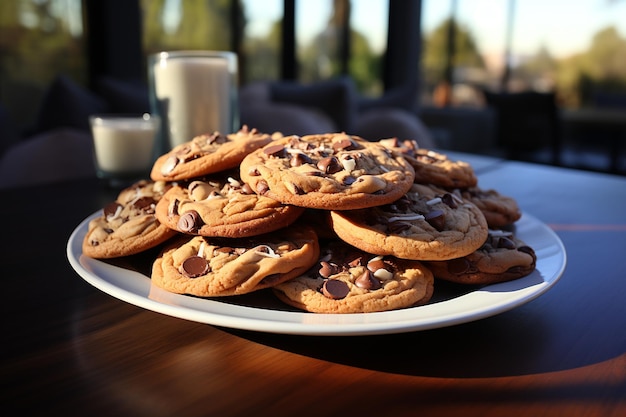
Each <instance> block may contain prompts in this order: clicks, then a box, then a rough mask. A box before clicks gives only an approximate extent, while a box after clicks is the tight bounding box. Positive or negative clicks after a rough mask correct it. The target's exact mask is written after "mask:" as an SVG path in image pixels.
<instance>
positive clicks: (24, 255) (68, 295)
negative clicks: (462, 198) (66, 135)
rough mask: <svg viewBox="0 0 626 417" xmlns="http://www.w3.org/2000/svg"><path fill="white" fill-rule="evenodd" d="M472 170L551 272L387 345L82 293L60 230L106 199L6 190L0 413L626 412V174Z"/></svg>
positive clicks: (375, 338)
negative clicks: (455, 320) (552, 256)
mask: <svg viewBox="0 0 626 417" xmlns="http://www.w3.org/2000/svg"><path fill="white" fill-rule="evenodd" d="M466 157H467V160H469V161H470V162H472V157H471V156H469V155H467V156H466ZM475 164H476V168H477V169H476V170H477V173H478V177H479V186H480V187H481V188H495V189H497V190H498V191H500V192H501V193H503V194H507V195H510V196H512V197H514V198H516V199H517V200H518V203H519V204H520V206H521V208H522V209H523V210H524V212H525V213H530V214H531V215H532V216H534V217H535V218H537V219H538V220H539V221H541V222H543V223H545V224H547V225H548V226H549V227H550V228H551V229H552V230H554V231H555V232H556V234H557V236H558V237H559V238H560V239H561V240H562V242H563V244H564V246H565V248H566V252H567V266H566V269H565V272H564V274H563V276H562V277H561V279H560V280H559V281H558V282H557V283H556V284H555V285H554V286H553V287H552V288H551V289H550V290H549V291H547V292H546V293H545V294H542V295H541V296H539V297H538V298H536V299H534V300H532V301H530V302H528V303H526V304H524V305H521V306H519V307H517V308H514V309H512V310H510V311H506V312H503V313H501V314H497V315H494V316H491V317H488V318H483V319H480V320H476V321H471V322H468V323H464V324H457V325H453V326H448V327H441V328H436V329H430V330H422V331H412V332H406V333H397V334H386V335H366V336H307V335H288V334H274V333H268V332H258V331H253V330H238V329H231V328H225V327H216V326H213V325H209V324H203V323H197V322H193V321H188V320H184V319H180V318H176V317H171V316H169V315H166V314H161V313H158V312H153V311H150V310H146V309H143V308H141V307H137V306H135V305H132V304H129V303H127V302H124V301H122V300H120V299H117V298H115V297H113V296H111V295H109V294H107V293H105V292H103V291H100V290H99V289H97V288H94V287H93V286H91V285H90V284H88V283H87V282H86V281H85V280H83V279H82V278H81V277H80V276H79V275H78V274H77V273H76V272H75V271H74V270H73V268H72V267H71V266H70V264H69V262H68V259H67V256H66V244H67V241H68V239H69V237H70V234H71V233H72V231H73V230H74V229H75V228H76V227H77V225H78V224H79V223H80V222H81V221H82V220H83V219H85V218H86V217H87V216H88V215H90V214H91V213H94V212H95V211H97V210H99V209H100V208H101V207H103V206H104V204H106V203H107V202H109V201H111V200H112V199H114V197H115V195H116V190H113V189H107V188H104V187H103V186H102V185H100V184H99V183H97V182H96V181H92V180H81V181H74V182H65V183H58V184H49V185H42V186H35V187H27V188H18V189H9V190H2V191H0V196H1V200H2V204H1V205H0V213H1V214H2V218H3V219H4V222H3V233H2V238H3V244H2V251H1V252H0V253H2V258H1V259H2V274H1V282H2V296H3V297H4V299H3V300H2V303H1V305H2V343H1V344H0V346H1V349H2V350H1V352H2V355H1V356H0V358H1V359H0V360H1V361H2V364H1V368H0V369H1V370H0V373H1V379H0V381H1V384H2V390H1V392H0V412H1V413H2V415H4V416H10V415H20V416H33V415H58V416H78V415H80V416H101V415H102V416H113V415H117V416H157V417H158V416H168V417H170V416H244V415H245V416H261V415H262V416H265V415H267V416H313V415H315V416H341V415H350V416H352V415H363V414H364V413H366V414H365V415H368V416H376V415H384V416H415V415H425V416H452V415H462V416H465V417H471V416H498V417H500V416H507V417H513V416H522V415H524V416H526V415H527V416H568V417H575V416H602V417H606V416H615V417H617V416H624V415H626V331H625V329H626V302H625V298H626V178H624V177H618V176H611V175H605V174H597V173H590V172H582V171H574V170H567V169H562V168H554V167H547V166H539V165H530V164H524V163H519V162H510V161H500V160H485V159H484V158H480V159H476V161H475Z"/></svg>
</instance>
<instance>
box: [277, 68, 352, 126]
mask: <svg viewBox="0 0 626 417" xmlns="http://www.w3.org/2000/svg"><path fill="white" fill-rule="evenodd" d="M269 95H270V99H271V100H272V101H274V102H276V103H285V104H295V105H298V106H301V107H304V108H311V109H316V110H317V111H321V112H323V113H325V114H326V115H327V116H328V117H329V118H330V119H331V120H332V121H333V122H334V124H335V125H336V127H337V129H339V130H341V131H346V132H347V131H350V130H352V128H353V127H354V123H355V120H356V115H357V106H356V96H357V94H356V89H355V86H354V83H353V81H352V79H350V78H349V77H339V78H333V79H330V80H325V81H319V82H315V83H312V84H301V83H298V82H295V81H282V82H275V83H270V86H269Z"/></svg>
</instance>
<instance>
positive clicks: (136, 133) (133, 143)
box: [89, 113, 160, 183]
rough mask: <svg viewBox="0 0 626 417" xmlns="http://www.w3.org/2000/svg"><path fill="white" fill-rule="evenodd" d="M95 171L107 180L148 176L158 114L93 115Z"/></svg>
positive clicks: (153, 153) (130, 179)
mask: <svg viewBox="0 0 626 417" xmlns="http://www.w3.org/2000/svg"><path fill="white" fill-rule="evenodd" d="M89 122H90V124H91V133H92V135H93V144H94V159H95V166H96V175H97V176H98V177H99V178H102V179H105V180H108V181H109V182H111V183H114V182H116V181H117V182H119V183H123V182H124V181H132V180H137V179H141V178H145V179H148V178H149V173H150V170H151V169H152V164H153V163H154V155H155V150H154V147H155V138H156V133H157V131H158V129H159V126H160V118H159V117H158V116H151V115H150V114H147V113H146V114H143V115H117V114H109V115H93V116H90V117H89Z"/></svg>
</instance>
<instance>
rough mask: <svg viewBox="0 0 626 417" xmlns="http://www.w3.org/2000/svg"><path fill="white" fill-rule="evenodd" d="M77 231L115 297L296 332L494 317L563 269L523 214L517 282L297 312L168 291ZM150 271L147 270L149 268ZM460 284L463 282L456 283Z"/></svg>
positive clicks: (79, 257) (546, 237)
mask: <svg viewBox="0 0 626 417" xmlns="http://www.w3.org/2000/svg"><path fill="white" fill-rule="evenodd" d="M98 215H100V212H97V213H94V214H93V215H91V216H90V217H88V218H87V219H85V220H84V221H83V222H82V223H81V224H80V225H78V227H77V228H76V229H75V230H74V232H73V233H72V235H71V236H70V239H69V241H68V244H67V256H68V259H69V261H70V264H71V265H72V267H73V268H74V270H76V272H77V273H78V274H79V275H80V276H81V277H82V278H83V279H84V280H85V281H87V282H88V283H90V284H91V285H93V286H94V287H96V288H98V289H100V290H101V291H104V292H105V293H107V294H109V295H112V296H113V297H116V298H118V299H120V300H123V301H126V302H128V303H131V304H134V305H136V306H139V307H142V308H145V309H148V310H152V311H156V312H159V313H162V314H166V315H170V316H173V317H179V318H182V319H187V320H192V321H196V322H201V323H207V324H211V325H215V326H223V327H229V328H235V329H245V330H255V331H262V332H271V333H284V334H300V335H366V334H385V333H401V332H410V331H417V330H426V329H433V328H437V327H445V326H451V325H455V324H460V323H466V322H469V321H474V320H478V319H481V318H484V317H489V316H493V315H496V314H499V313H502V312H504V311H507V310H510V309H513V308H515V307H518V306H520V305H522V304H525V303H527V302H529V301H531V300H533V299H535V298H536V297H538V296H539V295H541V294H543V293H544V292H546V291H547V290H548V289H550V288H551V287H552V286H553V285H554V284H555V283H556V282H557V280H558V279H559V278H560V277H561V275H562V274H563V271H564V270H565V264H566V254H565V248H564V247H563V243H562V242H561V240H560V239H559V237H558V236H557V235H556V234H555V233H554V232H553V231H552V230H551V229H550V228H548V227H547V226H546V225H545V224H543V223H542V222H540V221H539V220H537V219H536V218H534V217H532V216H529V215H527V214H524V215H523V216H522V218H521V219H520V220H518V221H517V222H516V229H515V233H516V235H517V236H518V237H519V238H520V239H522V240H523V241H525V242H526V243H527V244H528V245H530V246H531V247H532V248H533V249H534V250H535V252H536V254H537V268H536V270H535V271H534V272H533V273H532V274H530V275H528V276H526V277H524V278H520V279H517V280H514V281H509V282H504V283H500V284H495V285H489V286H485V287H482V288H480V289H475V288H471V289H469V287H467V288H468V289H467V290H465V291H461V290H460V289H459V286H454V285H452V286H450V285H447V283H441V282H439V281H438V284H441V285H436V286H435V295H434V296H433V299H432V300H431V301H430V302H429V303H428V304H426V305H423V306H419V307H413V308H407V309H403V310H395V311H388V312H381V313H366V314H314V313H306V312H300V311H295V310H293V309H290V307H287V306H285V305H283V304H282V303H281V302H280V301H278V300H276V299H274V297H273V295H272V294H271V292H269V291H265V292H264V291H260V292H258V293H252V294H249V295H246V296H238V297H226V298H223V299H203V298H196V297H190V296H185V295H179V294H173V293H169V292H167V291H164V290H162V289H160V288H158V287H155V286H153V285H151V280H150V278H149V277H148V276H147V275H145V272H144V273H142V272H138V271H139V270H140V269H129V268H127V267H125V266H121V265H119V264H118V265H115V264H113V263H112V262H104V261H99V260H96V259H92V258H89V257H87V256H84V255H83V254H82V249H81V245H82V241H83V238H84V236H85V233H86V231H87V227H88V223H89V220H91V219H92V218H94V217H96V216H98ZM147 270H148V271H149V269H147ZM461 288H465V287H461Z"/></svg>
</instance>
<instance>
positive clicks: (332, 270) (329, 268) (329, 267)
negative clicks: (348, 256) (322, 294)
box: [319, 261, 340, 278]
mask: <svg viewBox="0 0 626 417" xmlns="http://www.w3.org/2000/svg"><path fill="white" fill-rule="evenodd" d="M320 265H321V266H322V267H321V268H320V270H319V274H320V275H321V276H322V277H323V278H328V277H330V276H331V275H335V274H336V273H338V272H339V271H340V268H339V266H338V265H337V264H333V263H330V262H326V261H322V262H320Z"/></svg>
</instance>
